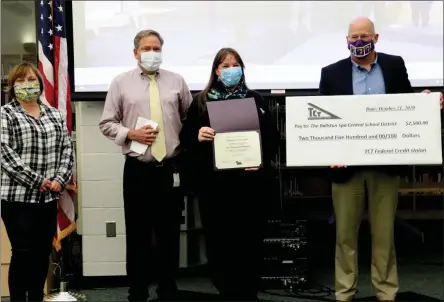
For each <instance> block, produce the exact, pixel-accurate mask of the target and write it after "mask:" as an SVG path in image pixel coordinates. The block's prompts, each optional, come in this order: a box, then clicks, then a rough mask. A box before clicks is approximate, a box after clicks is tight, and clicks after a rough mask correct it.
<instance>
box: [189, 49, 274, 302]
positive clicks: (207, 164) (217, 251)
mask: <svg viewBox="0 0 444 302" xmlns="http://www.w3.org/2000/svg"><path fill="white" fill-rule="evenodd" d="M244 68H245V66H244V63H243V61H242V59H241V57H240V56H239V54H238V53H237V52H236V51H235V50H234V49H231V48H223V49H221V50H220V51H219V52H218V53H217V54H216V57H215V58H214V62H213V66H212V71H211V76H210V80H209V83H208V85H207V87H206V88H205V89H204V90H203V91H202V92H200V93H199V94H198V95H197V96H196V97H195V98H194V100H193V102H192V104H191V106H190V108H189V110H188V116H187V119H186V121H185V122H184V125H183V129H182V133H181V144H182V146H183V147H184V148H185V149H187V154H188V160H189V161H188V167H189V169H188V177H189V179H191V182H192V185H193V191H194V192H195V193H196V194H197V196H198V197H199V201H200V212H201V218H202V223H203V227H204V229H205V232H206V240H207V256H208V265H209V269H210V274H211V277H212V280H213V283H214V285H215V287H216V288H217V289H218V290H219V293H220V294H221V296H222V297H221V298H222V299H223V300H226V301H228V300H231V301H234V300H237V301H251V300H257V292H258V289H259V281H260V268H261V263H260V261H261V259H262V257H263V255H262V235H263V228H264V226H265V223H266V217H265V213H266V212H267V209H268V207H267V205H269V204H270V203H271V199H272V193H273V192H272V188H273V187H274V186H273V185H272V184H273V183H274V180H275V177H274V173H273V167H272V165H271V161H272V159H273V158H275V156H276V150H277V144H278V140H279V134H278V131H277V127H276V124H275V123H274V122H273V119H272V117H271V114H270V111H269V109H268V104H266V103H265V101H264V99H263V98H262V97H261V96H260V95H259V94H258V93H257V92H255V91H253V90H250V89H248V87H247V85H246V84H245V74H244ZM244 98H254V99H255V101H256V106H257V112H258V115H259V123H260V131H261V140H262V154H263V155H262V157H263V158H262V162H263V165H262V167H261V168H250V169H241V170H219V171H215V169H214V161H213V143H212V141H213V138H214V135H215V133H214V130H213V129H211V127H210V120H209V117H208V111H207V109H206V104H207V102H212V101H216V100H217V101H221V100H228V99H244Z"/></svg>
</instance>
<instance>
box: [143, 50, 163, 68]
mask: <svg viewBox="0 0 444 302" xmlns="http://www.w3.org/2000/svg"><path fill="white" fill-rule="evenodd" d="M160 64H162V53H160V52H156V51H145V52H142V54H141V56H140V65H141V66H142V67H143V68H145V69H146V70H148V71H156V70H158V69H159V67H160Z"/></svg>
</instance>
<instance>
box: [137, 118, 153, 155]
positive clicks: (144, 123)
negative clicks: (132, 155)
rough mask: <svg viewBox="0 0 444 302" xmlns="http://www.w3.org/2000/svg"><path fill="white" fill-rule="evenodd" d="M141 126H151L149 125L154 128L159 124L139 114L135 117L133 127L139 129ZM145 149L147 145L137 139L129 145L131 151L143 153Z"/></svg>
mask: <svg viewBox="0 0 444 302" xmlns="http://www.w3.org/2000/svg"><path fill="white" fill-rule="evenodd" d="M143 126H151V127H153V129H156V128H157V127H158V126H159V124H158V123H156V122H154V121H152V120H149V119H146V118H143V117H140V116H139V117H138V118H137V122H136V127H135V129H140V128H142V127H143ZM146 149H148V145H145V144H141V143H139V142H137V141H131V145H130V150H131V151H133V152H136V153H138V154H145V152H146Z"/></svg>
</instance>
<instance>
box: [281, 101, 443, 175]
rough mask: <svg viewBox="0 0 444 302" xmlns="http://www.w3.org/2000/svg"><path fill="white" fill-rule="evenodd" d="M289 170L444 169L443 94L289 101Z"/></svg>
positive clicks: (287, 136) (287, 104) (287, 129)
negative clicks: (346, 167) (440, 166)
mask: <svg viewBox="0 0 444 302" xmlns="http://www.w3.org/2000/svg"><path fill="white" fill-rule="evenodd" d="M286 140H287V166H296V167H301V166H306V167H310V166H311V167H315V166H330V165H333V164H338V165H340V164H342V165H349V166H365V165H413V164H441V163H442V152H441V148H442V147H441V118H440V105H439V93H430V94H425V93H412V94H380V95H361V96H358V95H356V96H312V97H288V98H287V99H286Z"/></svg>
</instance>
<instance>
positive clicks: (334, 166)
mask: <svg viewBox="0 0 444 302" xmlns="http://www.w3.org/2000/svg"><path fill="white" fill-rule="evenodd" d="M330 168H333V169H339V168H347V166H346V165H331V166H330Z"/></svg>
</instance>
